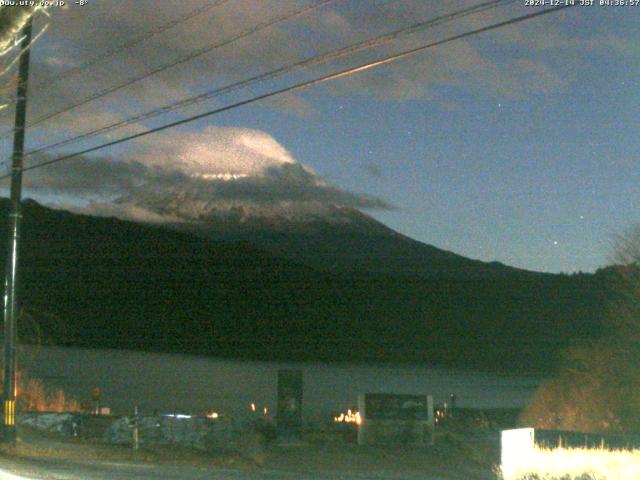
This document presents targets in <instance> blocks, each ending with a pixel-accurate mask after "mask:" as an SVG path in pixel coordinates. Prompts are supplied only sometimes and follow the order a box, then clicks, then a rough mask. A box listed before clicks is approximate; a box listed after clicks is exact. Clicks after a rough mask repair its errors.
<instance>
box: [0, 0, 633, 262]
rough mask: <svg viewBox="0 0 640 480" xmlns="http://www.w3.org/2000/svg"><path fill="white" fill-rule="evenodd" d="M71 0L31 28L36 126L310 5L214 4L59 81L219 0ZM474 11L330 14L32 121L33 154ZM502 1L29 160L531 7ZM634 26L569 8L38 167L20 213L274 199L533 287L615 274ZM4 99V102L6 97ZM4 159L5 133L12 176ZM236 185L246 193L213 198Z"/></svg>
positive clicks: (355, 3)
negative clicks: (367, 223) (362, 218)
mask: <svg viewBox="0 0 640 480" xmlns="http://www.w3.org/2000/svg"><path fill="white" fill-rule="evenodd" d="M70 3H71V6H70V7H69V8H67V9H63V8H52V9H51V10H50V11H49V14H50V18H47V17H46V16H44V15H39V17H38V19H37V21H36V24H35V30H36V31H40V29H41V28H42V27H43V26H44V25H45V24H48V28H47V31H46V32H45V33H44V34H43V35H42V36H41V37H40V38H39V39H38V40H37V42H36V43H35V45H34V47H33V53H32V71H31V78H30V88H32V96H31V97H30V98H29V102H30V104H29V117H28V118H29V120H31V121H33V120H34V119H36V118H38V117H41V116H42V115H46V114H48V113H50V112H55V111H57V110H60V109H62V108H65V107H67V106H69V105H72V104H74V103H77V102H79V101H81V100H83V99H84V98H85V97H87V96H89V95H91V94H92V93H94V92H96V91H99V90H101V89H104V88H107V87H110V86H113V85H116V84H118V83H120V82H123V81H125V80H127V79H130V78H133V77H136V76H140V75H143V74H145V72H149V71H151V70H153V69H155V68H158V67H159V66H162V65H165V64H167V63H169V62H171V61H174V60H176V59H180V58H182V57H185V56H186V55H189V54H190V53H191V52H193V51H195V50H197V49H199V48H203V47H206V46H207V45H211V44H214V43H216V42H220V41H222V40H224V39H227V38H229V37H232V36H234V35H237V34H238V33H240V32H241V31H243V30H245V29H247V28H250V27H251V26H252V25H256V24H258V23H260V22H265V21H267V20H268V19H271V18H275V17H277V16H280V15H284V14H286V13H287V12H291V11H294V10H296V9H300V8H301V6H303V5H308V4H312V3H314V2H303V1H293V0H291V1H290V0H273V1H265V0H231V1H228V2H219V3H220V5H218V6H216V7H215V8H211V9H209V10H208V11H205V12H202V13H200V14H199V15H196V16H194V18H191V19H189V20H185V21H183V22H181V23H179V24H178V25H177V26H175V27H174V28H170V29H167V30H166V31H165V32H162V33H158V34H156V35H153V36H151V37H150V38H148V39H147V40H146V41H144V42H141V43H136V44H135V45H132V46H129V47H127V48H126V49H124V50H123V51H120V52H119V53H116V54H114V55H112V56H110V57H106V58H103V59H101V60H100V61H99V62H97V63H96V64H95V65H93V66H91V67H90V68H85V69H82V71H80V72H79V73H77V74H76V75H69V76H67V77H65V78H64V79H62V80H59V81H57V82H53V81H51V80H52V79H53V78H55V76H56V75H60V73H61V72H65V71H67V70H68V69H69V68H73V67H76V66H79V65H83V63H85V62H86V61H87V60H90V59H91V58H94V57H95V56H96V55H99V54H101V53H104V52H105V51H108V50H110V49H113V48H118V47H119V46H122V45H123V44H126V43H127V42H130V41H131V40H132V39H135V38H136V37H137V36H140V35H144V34H146V33H148V32H150V31H152V30H154V29H155V28H158V26H161V25H163V24H166V23H167V22H169V21H171V20H172V19H178V18H180V17H182V16H184V15H187V14H188V13H189V12H191V11H193V10H194V9H196V8H198V7H199V6H202V5H206V4H211V3H212V2H211V1H209V2H205V1H202V0H188V1H187V0H181V1H173V0H135V1H133V0H89V2H88V4H87V5H85V6H83V7H79V6H76V5H73V2H70ZM478 3H480V2H470V1H442V2H425V1H423V0H397V1H380V0H371V1H364V0H362V1H361V0H335V1H333V2H329V3H327V4H325V5H322V6H320V7H319V8H317V9H315V10H311V11H308V12H307V13H305V14H303V15H300V16H298V17H296V18H294V19H292V20H289V21H283V22H281V23H278V24H277V25H275V26H272V27H270V28H267V29H264V30H262V31H260V32H257V33H255V34H253V35H250V36H248V37H246V38H244V39H242V40H239V41H237V42H234V43H231V44H229V45H227V46H225V47H223V48H217V49H214V50H213V51H211V52H209V53H207V54H204V55H201V56H199V57H198V58H196V59H193V60H191V61H189V62H185V63H182V64H181V65H179V66H177V67H175V68H171V69H167V70H166V71H164V72H162V73H159V74H157V75H153V76H151V77H150V78H148V79H145V80H143V81H140V82H137V83H135V84H133V85H131V86H129V87H126V88H122V89H120V90H119V91H117V92H114V93H113V94H110V95H107V96H105V97H104V98H101V99H99V100H96V101H93V102H90V103H87V104H86V105H84V106H82V107H79V108H75V109H73V110H71V111H69V112H67V113H65V114H62V115H59V116H56V117H55V118H52V119H50V120H48V121H46V122H42V123H41V124H40V125H38V126H35V127H33V128H31V129H28V131H27V150H29V149H33V148H35V147H38V146H43V145H48V144H51V143H55V142H57V141H60V140H64V139H66V138H69V137H72V136H75V135H78V134H81V133H84V132H87V131H90V130H93V129H96V128H99V127H101V126H104V125H108V124H111V123H113V122H116V121H118V120H121V119H124V118H128V117H130V116H132V115H135V114H137V113H140V112H146V111H149V110H152V109H154V108H157V107H160V106H163V105H165V104H168V103H171V102H173V101H177V100H181V99H183V98H186V97H190V96H193V95H197V94H200V93H203V92H206V91H209V90H212V89H215V88H218V87H223V86H225V85H228V84H230V83H233V82H237V81H239V80H242V79H246V78H249V77H252V76H254V75H257V74H260V73H263V72H268V71H271V70H274V69H276V68H278V67H280V66H283V65H288V64H291V63H294V62H296V61H298V60H300V59H303V58H307V57H312V56H313V55H317V54H319V53H323V52H328V51H331V50H334V49H337V48H340V47H343V46H346V45H350V44H353V43H356V42H359V41H362V40H364V39H368V38H372V37H376V36H378V35H381V34H383V33H386V32H390V31H393V30H395V29H399V28H402V27H406V26H409V25H412V24H414V23H417V22H420V21H423V20H426V19H430V18H434V17H437V16H440V15H443V14H447V13H451V12H455V11H458V10H461V9H464V8H467V7H469V6H472V5H475V4H478ZM504 3H505V5H501V6H499V7H497V8H494V9H490V10H487V11H485V12H483V13H480V14H474V15H468V16H466V17H464V18H459V19H456V20H454V21H451V22H449V23H444V24H441V25H438V26H436V27H434V28H429V29H424V30H421V31H419V32H416V33H413V34H409V35H401V36H399V37H398V38H397V39H396V40H395V41H392V42H388V43H385V44H384V45H381V46H377V47H375V48H371V49H365V50H362V51H359V52H356V53H354V54H352V55H349V56H344V57H342V58H340V59H336V60H332V61H330V62H328V63H323V64H319V65H315V66H312V67H308V68H305V69H301V70H297V71H294V72H290V73H287V74H285V75H282V76H280V77H278V78H275V79H272V80H269V81H267V82H261V83H256V84H255V85H252V86H251V88H249V89H243V90H240V91H235V92H232V93H229V94H226V95H223V96H219V97H216V98H215V99H213V100H208V101H206V102H203V103H200V104H198V105H195V106H191V107H189V108H186V109H182V110H178V111H172V112H170V113H169V114H167V115H163V116H159V117H156V118H154V119H151V120H147V121H142V122H136V123H135V124H133V125H131V126H128V127H126V128H123V129H120V130H117V131H115V132H110V133H108V134H105V135H101V136H96V137H94V138H91V139H89V140H87V141H83V142H79V143H76V144H72V145H66V146H64V147H60V148H56V149H52V150H51V151H49V152H47V155H49V157H42V156H32V157H29V158H27V160H26V164H27V165H32V164H34V163H37V161H40V160H42V159H43V158H45V159H46V158H53V157H55V156H56V155H61V154H64V153H71V152H74V151H77V150H81V149H83V148H87V147H90V146H94V145H98V144H100V143H103V142H105V141H108V140H111V139H115V138H119V137H121V136H124V135H127V134H131V133H133V132H138V131H144V130H145V129H147V128H152V127H155V126H158V125H162V124H164V123H167V122H169V121H175V120H178V119H180V118H186V117H188V116H190V115H194V114H196V113H199V112H204V111H206V110H211V109H213V108H216V107H220V106H223V105H227V104H231V103H234V102H237V101H239V100H242V99H246V98H250V97H252V96H256V95H259V94H262V93H266V92H268V91H271V90H275V89H278V88H282V87H284V86H287V85H291V84H294V83H296V82H298V81H301V80H305V79H311V78H315V77H318V76H321V75H323V74H326V73H330V72H333V71H335V70H339V69H342V68H346V67H348V66H352V65H358V64H360V63H364V62H366V61H369V60H374V59H377V58H378V57H381V56H385V55H389V54H393V53H396V52H400V51H402V50H405V49H408V48H411V47H416V46H418V45H423V44H427V43H430V42H433V41H435V40H439V39H443V38H447V37H449V36H452V35H456V34H459V33H463V32H466V31H469V30H473V29H477V28H480V27H482V26H485V25H489V24H492V23H495V22H499V21H503V20H506V19H508V18H513V17H517V16H519V15H524V14H527V13H532V12H534V11H536V9H539V8H540V7H529V6H526V5H525V1H524V0H518V1H515V2H504ZM576 3H579V2H578V0H576ZM596 3H598V1H596ZM638 20H640V5H638V6H620V7H605V6H598V5H595V6H592V7H583V6H576V7H573V8H569V9H565V10H563V11H562V12H556V13H553V14H550V15H546V16H543V17H541V18H536V19H533V20H530V21H527V22H524V23H518V24H515V25H511V26H508V27H505V28H501V29H499V30H495V31H491V32H486V33H482V34H479V35H475V36H472V37H468V38H464V39H461V40H457V41H454V42H451V43H447V44H445V45H441V46H437V47H435V48H431V49H428V50H425V51H423V52H421V53H418V54H416V55H413V56H410V57H407V58H404V59H402V60H399V61H396V62H392V63H389V64H386V65H383V66H380V67H377V68H372V69H369V70H367V71H364V72H360V73H356V74H354V75H351V76H348V77H344V78H341V79H338V80H333V81H330V82H327V83H323V84H321V85H317V86H313V87H311V88H308V89H305V90H303V91H298V92H295V93H293V94H285V95H283V96H281V97H277V98H273V99H269V100H266V101H263V102H260V103H255V104H252V105H249V106H245V107H241V108H237V109H234V110H231V111H229V112H226V113H223V114H220V115H215V116H211V117H208V118H205V119H202V120H199V121H196V122H193V123H189V124H186V125H183V126H181V127H178V128H175V129H171V130H166V131H164V132H162V133H159V134H154V135H149V136H146V137H144V138H142V139H140V140H137V141H132V142H127V143H125V144H122V145H119V146H117V147H113V148H109V149H104V150H101V151H100V152H96V153H95V154H92V155H89V158H81V159H76V160H70V161H68V162H61V163H58V164H56V165H53V166H51V167H47V168H45V169H41V170H34V171H32V172H29V173H27V174H26V177H25V181H26V183H27V187H28V188H27V189H26V191H25V196H31V197H35V198H37V199H40V200H42V201H44V202H48V203H49V204H55V205H60V206H64V207H67V208H68V207H72V208H76V209H78V210H81V211H88V212H93V213H106V212H108V213H113V212H114V211H116V214H117V209H118V208H119V209H121V210H120V212H121V213H122V216H127V212H129V217H133V215H131V214H130V213H131V211H132V208H133V207H138V210H136V211H137V213H138V216H137V218H142V217H143V215H141V214H140V203H139V202H138V203H136V201H137V199H139V198H142V197H145V198H147V196H148V194H149V192H150V191H154V192H157V191H158V190H162V189H163V188H168V189H170V190H171V192H173V193H175V192H176V191H177V187H176V183H180V182H183V184H184V185H185V189H187V188H192V189H197V191H198V195H200V197H199V198H203V196H204V197H206V199H207V201H210V202H213V203H215V202H223V203H224V202H228V203H229V202H230V203H234V202H235V203H238V202H259V203H260V205H262V206H264V205H265V202H267V201H266V200H265V199H264V197H265V193H264V191H265V189H267V190H268V189H269V188H273V192H274V193H273V197H272V198H270V199H269V201H268V202H271V203H269V207H274V208H276V207H278V206H279V205H282V204H285V203H286V204H291V203H295V202H297V201H300V198H303V199H304V201H309V202H315V203H322V202H326V203H337V204H341V205H344V206H351V207H356V208H360V209H363V210H364V211H366V212H367V213H368V214H370V215H372V216H373V217H375V218H377V219H379V220H380V221H382V222H383V223H385V224H386V225H388V226H390V227H391V228H393V229H395V230H397V231H399V232H401V233H403V234H406V235H408V236H410V237H412V238H415V239H417V240H420V241H422V242H425V243H429V244H432V245H434V246H437V247H440V248H444V249H447V250H451V251H454V252H456V253H458V254H461V255H465V256H468V257H471V258H477V259H481V260H485V261H493V260H498V261H501V262H503V263H506V264H508V265H512V266H516V267H521V268H526V269H531V270H538V271H548V272H574V271H578V270H582V271H594V270H595V269H596V268H598V267H601V266H604V265H605V264H607V263H608V254H609V253H610V249H611V239H612V236H613V235H615V234H616V233H620V232H622V231H624V230H625V229H627V228H629V227H631V226H633V225H635V224H636V223H638V221H639V220H640V214H639V213H638V205H640V187H639V185H640V175H639V169H638V163H637V160H638V154H639V152H640V135H638V132H637V130H638V124H639V123H638V120H637V119H638V115H639V112H640V88H639V83H638V78H639V74H640V39H639V35H638V28H637V27H638ZM4 61H5V63H7V62H8V60H7V59H5V60H4ZM14 71H15V69H14V70H12V71H11V72H10V73H7V74H5V77H4V78H5V79H6V80H5V83H8V81H9V78H10V76H11V74H12V72H14ZM43 82H44V83H43ZM12 97H13V93H12V91H7V92H4V96H3V98H4V99H5V102H6V101H10V100H11V99H12ZM12 121H13V108H11V106H10V107H8V108H5V109H4V110H3V111H2V112H0V127H2V129H3V131H7V130H8V129H10V128H11V123H12ZM10 146H11V142H10V137H7V136H5V137H4V138H3V139H2V140H1V143H0V148H1V149H2V155H3V158H5V159H8V158H9V156H10ZM83 162H84V163H85V164H86V165H84V166H81V164H82V163H83ZM5 168H6V167H5ZM285 171H286V172H287V176H286V178H285V177H284V176H283V175H281V173H282V172H285ZM274 172H275V173H274ZM160 177H162V178H161V179H160V180H158V179H159V178H160ZM283 178H285V180H283ZM291 178H293V180H292V179H291ZM224 182H226V183H225V187H224V188H223V187H221V185H222V184H223V183H224ZM229 182H240V183H238V184H237V185H239V187H238V188H235V187H234V188H227V186H228V185H227V184H228V183H229ZM283 182H284V183H283ZM286 182H296V183H295V184H296V186H297V188H298V190H296V191H297V192H302V193H300V194H299V195H298V196H292V195H291V193H290V189H287V188H286V186H287V185H289V184H288V183H286ZM4 184H5V185H6V184H7V182H6V180H5V181H4ZM252 185H259V187H260V189H259V190H260V195H261V197H260V198H259V199H256V198H252V191H253V190H251V186H252ZM283 186H284V187H283ZM240 187H242V188H240ZM303 194H304V195H303ZM114 201H116V204H117V205H118V206H117V207H116V206H114V205H116V204H114V203H113V202H114ZM268 202H267V203H268ZM123 206H124V207H123ZM127 206H128V207H131V208H129V209H128V210H127V209H126V208H125V207H127ZM111 207H112V208H111ZM114 209H115V210H114ZM147 213H149V212H147ZM149 216H151V214H150V213H149Z"/></svg>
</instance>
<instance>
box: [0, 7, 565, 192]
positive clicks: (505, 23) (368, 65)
mask: <svg viewBox="0 0 640 480" xmlns="http://www.w3.org/2000/svg"><path fill="white" fill-rule="evenodd" d="M572 6H573V5H571V4H567V5H562V6H560V7H554V8H549V9H546V10H541V11H538V12H534V13H529V14H527V15H521V16H519V17H515V18H512V19H509V20H505V21H503V22H498V23H493V24H491V25H488V26H486V27H481V28H478V29H475V30H471V31H468V32H465V33H460V34H457V35H453V36H451V37H448V38H445V39H443V40H437V41H435V42H432V43H428V44H426V45H421V46H419V47H415V48H411V49H409V50H405V51H403V52H400V53H397V54H394V55H390V56H387V57H383V58H380V59H378V60H374V61H372V62H367V63H364V64H361V65H358V66H356V67H351V68H347V69H345V70H340V71H338V72H334V73H330V74H327V75H323V76H321V77H318V78H315V79H313V80H307V81H304V82H300V83H297V84H295V85H292V86H289V87H285V88H281V89H279V90H275V91H272V92H269V93H265V94H263V95H258V96H256V97H253V98H250V99H247V100H242V101H240V102H237V103H234V104H232V105H227V106H224V107H220V108H216V109H214V110H210V111H208V112H204V113H200V114H198V115H193V116H191V117H188V118H185V119H182V120H178V121H175V122H171V123H168V124H165V125H162V126H160V127H156V128H153V129H151V130H147V131H146V132H140V133H136V134H133V135H129V136H126V137H122V138H119V139H117V140H113V141H111V142H107V143H103V144H101V145H97V146H95V147H91V148H87V149H85V150H81V151H78V152H74V153H70V154H67V155H63V156H61V157H57V158H54V159H51V160H48V161H45V162H41V163H39V164H37V165H32V166H30V167H25V168H24V171H28V170H35V169H37V168H41V167H45V166H48V165H52V164H54V163H58V162H62V161H64V160H70V159H72V158H76V157H79V156H81V155H86V154H87V153H92V152H95V151H98V150H102V149H104V148H107V147H112V146H114V145H119V144H121V143H125V142H128V141H130V140H135V139H137V138H141V137H145V136H147V135H151V134H153V133H157V132H161V131H163V130H167V129H169V128H174V127H177V126H180V125H184V124H186V123H191V122H194V121H196V120H200V119H202V118H206V117H210V116H212V115H216V114H219V113H223V112H226V111H228V110H232V109H234V108H238V107H242V106H244V105H249V104H251V103H255V102H259V101H261V100H265V99H267V98H271V97H274V96H276V95H281V94H283V93H288V92H292V91H295V90H303V89H306V88H309V87H311V86H313V85H317V84H320V83H324V82H326V81H329V80H335V79H338V78H342V77H345V76H347V75H352V74H354V73H358V72H361V71H364V70H368V69H370V68H373V67H377V66H380V65H383V64H386V63H390V62H393V61H396V60H399V59H402V58H405V57H408V56H410V55H413V54H415V53H418V52H421V51H424V50H426V49H429V48H433V47H437V46H439V45H443V44H445V43H449V42H453V41H455V40H460V39H463V38H467V37H470V36H473V35H477V34H479V33H484V32H488V31H491V30H496V29H498V28H502V27H506V26H508V25H513V24H515V23H520V22H524V21H526V20H530V19H533V18H536V17H540V16H543V15H547V14H550V13H554V12H558V11H560V10H564V9H565V8H569V7H572ZM7 177H9V175H3V176H1V177H0V180H2V179H5V178H7Z"/></svg>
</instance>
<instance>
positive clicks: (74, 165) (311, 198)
mask: <svg viewBox="0 0 640 480" xmlns="http://www.w3.org/2000/svg"><path fill="white" fill-rule="evenodd" d="M25 183H26V187H27V188H28V189H30V190H31V191H32V192H35V193H46V194H50V195H51V194H54V195H60V194H62V195H65V196H69V195H71V196H76V197H81V198H84V199H85V200H87V201H88V205H87V207H86V208H87V209H88V210H90V211H92V212H93V213H102V214H109V215H116V216H121V217H127V218H132V217H133V218H136V219H144V220H151V219H152V220H153V221H159V220H162V219H164V220H168V221H177V220H183V221H197V220H206V219H207V217H208V216H210V215H221V214H224V215H226V214H229V213H230V212H235V213H236V214H239V215H241V216H246V215H249V216H251V215H257V216H264V215H267V216H269V215H282V214H283V212H285V214H286V213H289V214H291V213H294V214H296V215H304V214H306V213H321V212H322V211H324V210H326V209H327V208H331V207H334V206H339V207H353V208H359V209H390V208H392V206H391V205H390V204H389V203H387V202H385V201H384V200H382V199H380V198H377V197H374V196H370V195H365V194H360V193H353V192H349V191H346V190H342V189H340V188H337V187H334V186H331V185H329V184H327V183H326V182H325V181H324V180H323V179H322V178H321V177H320V176H319V175H317V174H316V173H315V172H314V171H313V170H312V169H311V168H310V167H308V166H306V165H304V164H302V163H300V162H298V161H297V160H296V159H295V158H294V157H293V155H292V154H291V153H290V152H289V151H287V150H286V149H285V148H284V147H283V146H282V145H281V144H280V143H278V142H277V141H276V140H275V139H274V138H273V137H271V136H270V135H269V134H267V133H265V132H262V131H259V130H252V129H246V128H219V127H208V128H206V129H204V130H203V131H201V132H198V133H185V134H181V135H179V136H176V135H171V136H166V137H161V138H160V140H158V141H155V142H154V143H149V144H147V145H146V146H145V147H144V148H143V150H142V151H141V152H139V153H137V154H135V155H133V156H132V157H131V158H129V159H127V160H114V159H109V158H104V157H102V158H83V159H78V160H72V161H69V162H63V163H59V164H56V165H52V166H51V167H47V168H42V169H36V170H34V171H32V172H30V174H29V175H28V176H27V177H26V178H25Z"/></svg>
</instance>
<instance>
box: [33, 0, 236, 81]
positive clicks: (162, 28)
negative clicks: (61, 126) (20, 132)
mask: <svg viewBox="0 0 640 480" xmlns="http://www.w3.org/2000/svg"><path fill="white" fill-rule="evenodd" d="M228 1H229V0H216V1H214V2H212V3H207V4H205V5H202V6H200V7H198V8H195V9H193V10H191V11H189V12H187V13H186V14H184V15H182V16H180V17H178V18H176V19H173V20H170V21H169V22H167V23H164V24H162V25H159V26H158V27H156V28H154V29H153V30H150V31H148V32H146V33H144V34H142V35H139V36H137V37H135V38H133V39H131V40H129V41H128V42H125V43H123V44H121V45H118V46H117V47H114V48H112V49H111V50H107V51H106V52H103V53H100V54H98V55H96V56H94V57H92V58H90V59H89V60H87V61H86V62H84V63H82V64H80V65H78V66H76V67H71V68H69V69H67V70H65V71H63V72H61V73H59V74H57V75H54V76H51V77H49V78H45V79H44V80H42V81H40V82H38V83H37V84H35V85H34V87H33V91H34V92H35V91H39V90H42V89H43V88H49V87H50V86H51V85H52V84H54V83H57V82H59V81H60V80H64V79H65V78H69V77H72V76H74V75H77V74H78V73H80V72H82V71H84V70H87V69H88V68H91V67H92V66H94V65H96V64H98V63H100V62H102V61H103V60H105V59H107V58H109V57H113V56H114V55H117V54H119V53H122V52H124V51H126V50H129V49H131V48H132V47H134V46H136V45H137V44H139V43H143V42H145V41H147V40H149V39H150V38H153V37H155V36H157V35H160V34H162V33H164V32H166V31H167V30H171V29H172V28H174V27H177V26H178V25H180V24H181V23H184V22H187V21H189V20H191V19H192V18H195V17H198V16H200V15H202V14H204V13H207V12H208V11H210V10H213V9H214V8H216V7H219V6H221V5H224V4H225V3H227V2H228Z"/></svg>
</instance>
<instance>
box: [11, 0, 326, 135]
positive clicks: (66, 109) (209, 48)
mask: <svg viewBox="0 0 640 480" xmlns="http://www.w3.org/2000/svg"><path fill="white" fill-rule="evenodd" d="M224 1H228V0H224ZM333 1H335V0H321V1H320V2H318V3H315V4H312V5H307V6H305V7H302V8H299V9H298V10H295V11H293V12H291V13H288V14H284V15H280V16H278V17H275V18H273V19H272V20H269V21H267V22H263V23H259V24H257V25H255V26H253V27H251V28H248V29H245V30H243V31H242V32H241V33H239V34H237V35H234V36H233V37H231V38H229V39H227V40H223V41H221V42H218V43H214V44H212V45H208V46H206V47H203V48H200V49H198V50H196V51H195V52H192V53H190V54H189V55H187V56H184V57H180V58H178V59H177V60H175V61H172V62H170V63H167V64H165V65H162V66H160V67H158V68H155V69H153V70H151V71H149V72H147V73H144V74H142V75H139V76H137V77H131V78H128V79H126V80H125V81H124V82H121V83H118V84H116V85H113V86H111V87H107V88H104V89H102V90H99V91H97V92H95V93H92V94H91V95H88V96H86V97H85V98H83V99H82V100H80V101H78V102H76V103H74V104H72V105H69V106H67V107H64V108H62V109H60V110H57V111H55V112H52V113H48V114H45V115H43V116H41V117H39V118H37V119H35V120H34V121H33V122H30V123H29V124H28V125H27V128H30V127H34V126H36V125H39V124H41V123H43V122H45V121H47V120H50V119H52V118H54V117H57V116H58V115H62V114H63V113H67V112H69V111H71V110H74V109H76V108H78V107H80V106H82V105H85V104H87V103H90V102H93V101H94V100H98V99H100V98H102V97H105V96H107V95H109V94H111V93H114V92H117V91H119V90H122V89H123V88H126V87H128V86H131V85H133V84H135V83H138V82H140V81H142V80H145V79H147V78H149V77H152V76H154V75H157V74H158V73H162V72H164V71H166V70H169V69H171V68H174V67H176V66H178V65H181V64H183V63H186V62H189V61H191V60H194V59H195V58H197V57H200V56H202V55H204V54H206V53H209V52H211V51H213V50H216V49H218V48H222V47H225V46H227V45H229V44H231V43H234V42H236V41H238V40H240V39H242V38H245V37H248V36H250V35H252V34H254V33H257V32H259V31H261V30H264V29H266V28H269V27H271V26H273V25H275V24H276V23H279V22H282V21H287V20H290V19H292V18H295V17H296V16H299V15H302V14H304V13H307V12H309V11H311V10H314V9H317V8H319V7H321V6H323V5H326V4H328V3H331V2H333ZM218 4H219V3H218ZM10 133H11V132H7V133H6V134H3V135H2V136H0V138H3V137H5V136H6V135H8V134H10Z"/></svg>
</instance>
